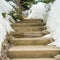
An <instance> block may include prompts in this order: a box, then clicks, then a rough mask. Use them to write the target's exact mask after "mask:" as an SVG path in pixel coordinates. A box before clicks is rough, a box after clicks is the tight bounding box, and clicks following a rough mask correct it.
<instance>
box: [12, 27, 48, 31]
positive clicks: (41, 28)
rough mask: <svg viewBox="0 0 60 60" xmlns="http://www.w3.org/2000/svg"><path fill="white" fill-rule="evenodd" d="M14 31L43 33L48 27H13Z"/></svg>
mask: <svg viewBox="0 0 60 60" xmlns="http://www.w3.org/2000/svg"><path fill="white" fill-rule="evenodd" d="M13 29H15V31H42V30H46V29H47V28H46V27H33V28H32V27H30V28H28V27H25V28H24V27H13Z"/></svg>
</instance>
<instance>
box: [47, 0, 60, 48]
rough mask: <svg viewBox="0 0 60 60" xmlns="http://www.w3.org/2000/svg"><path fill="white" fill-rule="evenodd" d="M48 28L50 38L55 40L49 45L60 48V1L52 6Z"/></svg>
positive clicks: (57, 0)
mask: <svg viewBox="0 0 60 60" xmlns="http://www.w3.org/2000/svg"><path fill="white" fill-rule="evenodd" d="M46 26H47V28H48V30H49V31H50V36H51V37H52V38H53V39H54V40H55V41H54V42H53V43H51V44H49V45H56V46H57V47H60V0H56V1H55V2H54V3H53V4H52V6H51V10H50V13H49V17H48V19H47V24H46Z"/></svg>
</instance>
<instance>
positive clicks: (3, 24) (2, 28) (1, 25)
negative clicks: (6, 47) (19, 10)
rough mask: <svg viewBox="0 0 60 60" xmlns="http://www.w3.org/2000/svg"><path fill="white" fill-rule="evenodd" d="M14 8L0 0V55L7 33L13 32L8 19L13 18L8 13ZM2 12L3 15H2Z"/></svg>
mask: <svg viewBox="0 0 60 60" xmlns="http://www.w3.org/2000/svg"><path fill="white" fill-rule="evenodd" d="M12 10H14V8H13V7H12V6H11V5H10V4H9V3H8V2H6V1H5V0H0V56H1V49H2V44H3V42H4V40H5V39H6V35H7V33H10V32H13V31H14V30H13V29H12V27H11V25H10V24H11V22H10V20H11V19H12V20H13V18H12V17H11V16H10V15H9V13H10V11H12ZM3 13H4V15H5V17H4V16H3V15H2V14H3Z"/></svg>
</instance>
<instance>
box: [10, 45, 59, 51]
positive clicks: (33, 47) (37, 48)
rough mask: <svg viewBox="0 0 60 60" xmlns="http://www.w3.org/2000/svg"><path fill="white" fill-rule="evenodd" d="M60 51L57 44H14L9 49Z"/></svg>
mask: <svg viewBox="0 0 60 60" xmlns="http://www.w3.org/2000/svg"><path fill="white" fill-rule="evenodd" d="M48 50H49V51H60V48H57V47H55V46H13V47H11V48H10V49H9V51H48Z"/></svg>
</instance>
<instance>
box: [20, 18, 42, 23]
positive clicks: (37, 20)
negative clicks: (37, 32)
mask: <svg viewBox="0 0 60 60" xmlns="http://www.w3.org/2000/svg"><path fill="white" fill-rule="evenodd" d="M21 22H24V23H38V22H40V23H43V20H42V19H24V20H22V21H21Z"/></svg>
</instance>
